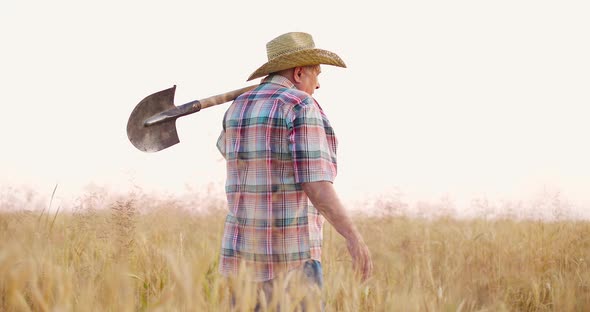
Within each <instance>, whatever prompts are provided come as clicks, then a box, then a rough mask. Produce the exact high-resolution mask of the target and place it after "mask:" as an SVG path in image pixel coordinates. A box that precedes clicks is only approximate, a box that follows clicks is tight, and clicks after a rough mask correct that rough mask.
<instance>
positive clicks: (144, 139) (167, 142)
mask: <svg viewBox="0 0 590 312" xmlns="http://www.w3.org/2000/svg"><path fill="white" fill-rule="evenodd" d="M175 91H176V86H173V87H172V88H170V89H166V90H162V91H159V92H156V93H154V94H151V95H148V96H146V97H145V98H144V99H143V100H141V102H139V104H137V105H136V106H135V109H133V112H131V116H129V121H128V122H127V137H128V138H129V141H131V143H132V144H133V145H134V146H135V147H137V149H139V150H141V151H144V152H157V151H161V150H163V149H165V148H167V147H170V146H172V145H174V144H177V143H178V142H180V140H179V138H178V133H177V132H176V119H171V120H167V121H165V122H162V123H158V124H155V125H151V126H149V127H146V126H145V125H144V123H145V121H146V120H147V119H148V118H150V117H152V116H154V115H156V114H158V113H161V112H164V111H167V110H170V109H174V108H176V106H174V92H175Z"/></svg>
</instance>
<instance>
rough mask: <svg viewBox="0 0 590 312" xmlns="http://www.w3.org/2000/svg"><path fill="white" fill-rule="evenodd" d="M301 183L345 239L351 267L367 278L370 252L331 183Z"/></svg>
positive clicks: (311, 199) (369, 268) (314, 203)
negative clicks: (350, 258) (351, 262)
mask: <svg viewBox="0 0 590 312" xmlns="http://www.w3.org/2000/svg"><path fill="white" fill-rule="evenodd" d="M301 185H302V187H303V191H304V192H305V194H306V195H307V197H309V200H310V201H311V203H312V204H313V205H314V207H315V208H316V209H317V210H318V211H319V212H320V213H321V214H322V215H323V216H324V217H325V218H326V219H327V220H328V222H330V224H332V226H333V227H334V228H335V229H336V231H338V233H340V235H342V236H343V237H344V239H346V246H347V247H348V252H349V253H350V256H351V257H352V261H353V267H354V268H355V269H356V270H357V271H358V272H359V273H361V274H362V278H363V280H366V279H367V278H369V276H371V273H372V271H373V262H372V260H371V253H370V252H369V248H368V247H367V245H366V244H365V242H364V240H363V237H362V236H361V234H360V233H359V231H358V230H357V229H356V227H355V225H354V223H353V222H352V220H351V219H350V217H349V215H348V213H347V212H346V210H345V208H344V206H343V205H342V203H341V202H340V198H339V197H338V194H337V193H336V191H335V189H334V186H333V184H332V183H331V182H328V181H318V182H308V183H302V184H301Z"/></svg>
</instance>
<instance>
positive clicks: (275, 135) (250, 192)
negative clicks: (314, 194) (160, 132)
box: [217, 75, 337, 281]
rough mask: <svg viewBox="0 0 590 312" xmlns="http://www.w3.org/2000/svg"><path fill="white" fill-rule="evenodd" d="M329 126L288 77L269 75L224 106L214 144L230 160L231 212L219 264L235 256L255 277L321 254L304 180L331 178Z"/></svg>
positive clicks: (231, 263)
mask: <svg viewBox="0 0 590 312" xmlns="http://www.w3.org/2000/svg"><path fill="white" fill-rule="evenodd" d="M336 146H337V141H336V137H335V135H334V131H333V130H332V127H331V126H330V123H329V121H328V119H327V118H326V115H325V114H324V112H323V111H322V109H321V107H320V106H319V105H318V103H317V102H316V101H315V100H314V99H313V98H312V97H311V96H310V95H309V94H307V93H305V92H303V91H300V90H298V89H296V88H295V86H294V85H293V84H292V83H291V82H290V81H289V80H287V79H286V78H284V77H282V76H278V75H271V76H269V77H267V78H265V79H264V80H263V81H262V82H261V84H260V86H258V87H257V88H255V89H254V90H252V91H249V92H247V93H245V94H243V95H241V96H240V97H238V98H237V99H236V100H235V101H234V102H233V103H232V105H231V106H230V107H229V109H228V110H227V112H226V113H225V116H224V120H223V131H222V132H221V135H220V136H219V140H218V142H217V148H218V149H219V151H220V152H221V154H222V155H223V156H224V158H225V159H226V162H227V178H226V188H225V190H226V195H227V202H228V208H229V209H228V210H229V211H228V214H227V217H226V220H225V229H224V233H223V239H222V243H221V255H220V261H219V271H220V272H221V273H222V274H224V275H230V274H236V273H237V272H238V268H239V267H240V264H241V263H242V262H243V264H244V265H245V267H246V268H247V269H248V270H250V271H251V272H252V273H253V274H254V278H255V280H257V281H265V280H270V279H273V278H275V277H276V275H277V274H279V273H281V272H285V271H288V270H292V269H295V268H297V267H299V266H300V265H302V264H303V263H304V262H305V261H306V260H309V259H314V260H318V261H320V260H321V244H322V225H323V222H324V219H323V217H322V216H321V215H320V213H319V212H318V211H317V210H316V209H315V208H314V207H313V206H312V205H311V203H310V202H309V199H308V197H307V196H306V195H305V193H304V192H303V189H302V187H301V184H302V183H305V182H315V181H330V182H333V181H334V178H335V177H336Z"/></svg>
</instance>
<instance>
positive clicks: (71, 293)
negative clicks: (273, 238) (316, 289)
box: [0, 194, 590, 311]
mask: <svg viewBox="0 0 590 312" xmlns="http://www.w3.org/2000/svg"><path fill="white" fill-rule="evenodd" d="M89 198H90V197H88V198H86V200H82V201H81V202H80V203H79V204H78V205H77V206H76V207H74V209H69V210H62V211H60V210H59V209H57V210H56V209H55V207H54V208H53V209H51V210H49V209H47V210H45V209H42V210H40V211H39V210H38V209H36V210H28V209H17V210H15V209H11V210H9V211H7V210H6V209H4V212H0V311H228V310H231V309H233V310H236V311H250V310H252V308H253V306H254V304H255V294H254V290H253V289H254V288H253V287H251V286H250V284H249V283H248V282H245V281H243V280H239V279H237V280H232V281H229V280H227V279H225V278H222V277H221V276H220V275H219V274H218V273H217V260H218V252H219V244H220V239H221V234H222V229H223V220H224V214H223V201H218V200H207V198H206V197H205V198H202V200H200V201H199V202H195V203H191V205H201V207H200V208H201V209H199V212H195V211H193V210H189V209H185V208H183V207H185V206H183V205H180V204H179V202H178V200H175V199H163V200H157V201H156V200H154V199H153V198H145V197H139V196H137V195H135V194H130V195H128V196H122V197H119V198H117V199H116V200H115V199H113V200H110V201H108V202H103V201H101V200H100V199H98V200H97V199H96V198H94V199H92V200H91V199H89ZM99 206H100V207H99ZM1 208H2V207H0V211H2V210H1ZM354 219H355V222H356V224H357V226H358V227H359V229H360V231H361V232H362V233H363V235H364V237H365V240H366V242H367V244H368V245H369V248H370V250H371V252H372V255H373V260H374V265H375V270H374V276H373V277H372V278H371V279H370V280H368V281H367V282H364V283H361V282H360V281H359V280H358V279H356V277H355V275H354V273H353V272H352V270H351V262H350V257H349V256H348V253H347V250H346V247H345V244H344V241H343V240H342V239H341V237H340V236H339V235H338V234H337V233H336V231H335V230H334V229H333V228H332V227H331V226H329V225H328V224H327V225H326V227H325V232H324V247H323V250H324V255H323V261H322V263H323V270H324V287H323V290H322V294H321V295H322V298H323V302H324V303H325V307H326V311H590V270H589V262H590V224H589V222H588V221H575V220H560V221H554V222H541V221H533V220H528V221H527V220H513V219H506V218H494V219H489V218H488V219H486V218H471V219H463V220H461V219H454V218H449V217H437V218H430V219H427V218H418V217H415V218H410V217H407V216H403V215H379V216H369V215H355V216H354ZM236 283H238V284H236ZM232 285H233V286H232ZM236 285H237V286H236ZM230 287H234V288H235V287H237V288H239V289H240V290H241V292H240V294H239V296H241V297H239V298H238V300H237V301H236V302H237V304H236V305H233V306H232V305H231V304H230V303H229V300H230V299H229V295H228V289H229V288H230ZM289 302H291V301H289V299H286V301H283V303H282V309H281V311H296V310H297V308H298V305H296V304H289ZM292 302H294V301H292ZM268 310H269V311H271V310H273V309H272V307H269V308H268Z"/></svg>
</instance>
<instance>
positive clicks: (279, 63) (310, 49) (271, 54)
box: [247, 32, 346, 81]
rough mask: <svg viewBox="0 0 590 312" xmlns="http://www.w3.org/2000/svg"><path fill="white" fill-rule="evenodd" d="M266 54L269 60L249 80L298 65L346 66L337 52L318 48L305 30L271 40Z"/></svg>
mask: <svg viewBox="0 0 590 312" xmlns="http://www.w3.org/2000/svg"><path fill="white" fill-rule="evenodd" d="M266 54H267V56H268V62H266V63H265V64H264V65H262V66H260V67H259V68H258V69H257V70H256V71H255V72H254V73H252V75H250V77H249V78H248V80H247V81H250V80H252V79H255V78H258V77H262V76H266V75H268V74H271V73H274V72H277V71H280V70H283V69H288V68H293V67H298V66H308V65H317V64H326V65H334V66H339V67H346V64H344V61H342V59H341V58H340V57H339V56H338V55H336V53H333V52H330V51H326V50H321V49H316V48H315V43H314V42H313V38H312V37H311V35H310V34H307V33H303V32H290V33H286V34H283V35H280V36H278V37H276V38H275V39H273V40H271V41H269V42H268V43H267V44H266Z"/></svg>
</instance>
